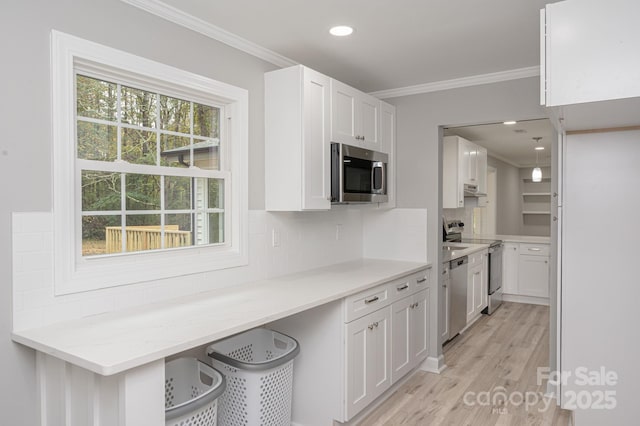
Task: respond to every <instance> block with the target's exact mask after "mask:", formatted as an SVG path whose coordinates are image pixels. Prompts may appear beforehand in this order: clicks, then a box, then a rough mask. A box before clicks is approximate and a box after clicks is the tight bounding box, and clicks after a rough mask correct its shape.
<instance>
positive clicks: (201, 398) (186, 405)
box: [164, 361, 227, 421]
mask: <svg viewBox="0 0 640 426" xmlns="http://www.w3.org/2000/svg"><path fill="white" fill-rule="evenodd" d="M200 374H203V375H205V376H207V377H209V378H211V380H212V386H211V387H210V388H209V389H208V390H207V391H206V392H203V393H202V394H201V395H198V396H197V397H195V398H193V399H190V400H189V401H185V402H183V403H182V404H178V405H175V406H173V407H171V408H166V409H165V410H164V419H165V421H169V420H173V419H176V418H178V417H182V416H185V415H187V414H189V413H192V412H194V411H196V410H199V409H200V408H202V407H204V406H205V405H208V404H211V403H212V402H213V400H214V399H216V398H218V397H219V396H220V395H222V394H223V393H224V391H225V389H226V388H227V382H226V380H225V378H224V376H223V375H222V374H220V373H218V372H217V371H216V370H215V369H213V368H212V367H210V366H208V365H207V364H205V363H203V362H202V361H198V378H200ZM216 379H218V380H220V383H219V384H218V385H217V386H214V385H213V383H215V381H216Z"/></svg>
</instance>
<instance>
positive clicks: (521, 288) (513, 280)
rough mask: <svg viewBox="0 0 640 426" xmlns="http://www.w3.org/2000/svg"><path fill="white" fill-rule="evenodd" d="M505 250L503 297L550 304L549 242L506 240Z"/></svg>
mask: <svg viewBox="0 0 640 426" xmlns="http://www.w3.org/2000/svg"><path fill="white" fill-rule="evenodd" d="M503 253H504V254H503V256H504V257H503V258H502V265H503V269H502V271H503V272H502V277H503V278H502V279H503V292H504V295H505V296H504V297H506V299H507V300H512V301H516V302H526V303H538V304H547V303H548V301H549V244H532V243H506V244H505V245H504V252H503Z"/></svg>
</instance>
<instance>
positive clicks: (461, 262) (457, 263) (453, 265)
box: [449, 256, 469, 269]
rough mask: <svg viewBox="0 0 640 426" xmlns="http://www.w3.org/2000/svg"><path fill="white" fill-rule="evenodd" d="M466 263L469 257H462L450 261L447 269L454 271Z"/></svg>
mask: <svg viewBox="0 0 640 426" xmlns="http://www.w3.org/2000/svg"><path fill="white" fill-rule="evenodd" d="M467 263H469V257H468V256H462V257H460V258H458V259H454V260H452V261H451V263H450V264H449V268H450V269H456V268H459V267H460V266H463V265H466V264H467Z"/></svg>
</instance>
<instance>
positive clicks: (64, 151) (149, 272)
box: [51, 30, 249, 295]
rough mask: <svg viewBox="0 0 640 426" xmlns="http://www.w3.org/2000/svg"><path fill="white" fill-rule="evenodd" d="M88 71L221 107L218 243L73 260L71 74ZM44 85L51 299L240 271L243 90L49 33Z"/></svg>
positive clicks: (75, 194) (76, 209)
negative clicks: (224, 174)
mask: <svg viewBox="0 0 640 426" xmlns="http://www.w3.org/2000/svg"><path fill="white" fill-rule="evenodd" d="M92 67H93V68H94V70H93V73H92V74H93V75H96V74H97V75H99V74H100V70H108V73H107V76H106V77H105V80H108V79H109V76H113V75H118V76H119V77H120V79H121V80H123V81H125V82H128V83H131V85H132V86H133V87H136V86H135V82H136V81H141V82H144V80H146V81H149V84H151V85H153V86H154V87H158V88H159V89H161V88H163V87H166V89H167V93H166V94H170V95H176V94H177V95H180V94H182V95H183V96H184V98H186V99H190V100H195V101H198V100H201V99H208V100H210V101H212V102H215V103H217V104H219V105H223V106H224V108H223V109H222V111H221V112H224V116H222V115H221V117H220V121H221V129H222V128H224V134H221V135H220V136H221V140H223V138H224V142H223V143H225V142H226V144H225V145H224V148H226V149H225V154H224V161H225V162H226V164H227V166H228V171H229V172H230V175H231V179H229V180H228V182H229V183H228V184H225V217H228V218H226V219H225V220H230V226H229V227H228V229H229V230H230V232H229V233H228V234H225V243H224V244H220V245H207V246H192V247H184V248H180V249H172V250H157V251H145V252H135V253H128V254H123V255H114V256H96V257H87V256H85V257H83V256H81V255H79V253H80V250H81V240H82V236H81V212H80V207H81V194H80V191H79V185H78V184H77V179H79V165H78V161H77V160H76V143H75V137H76V136H75V134H76V119H75V109H76V104H75V84H76V70H77V69H78V68H79V69H82V70H87V69H89V68H92ZM163 85H164V86H163ZM51 86H52V108H51V109H52V120H53V121H52V124H53V156H52V158H53V164H52V168H53V216H54V288H55V294H56V295H63V294H70V293H78V292H84V291H89V290H96V289H101V288H107V287H115V286H120V285H126V284H133V283H139V282H148V281H154V280H160V279H165V278H170V277H176V276H183V275H188V274H194V273H202V272H207V271H213V270H218V269H225V268H231V267H237V266H242V265H247V264H248V160H247V158H248V150H247V147H248V110H249V108H248V92H247V90H245V89H242V88H238V87H235V86H231V85H229V84H226V83H222V82H218V81H215V80H212V79H210V78H207V77H203V76H200V75H196V74H193V73H190V72H187V71H184V70H180V69H178V68H174V67H172V66H169V65H165V64H161V63H158V62H155V61H151V60H148V59H145V58H141V57H139V56H136V55H133V54H130V53H126V52H123V51H120V50H117V49H113V48H110V47H107V46H103V45H100V44H97V43H94V42H90V41H87V40H83V39H81V38H78V37H74V36H71V35H68V34H64V33H61V32H58V31H55V30H54V31H52V32H51ZM223 121H224V125H222V122H223ZM176 172H177V173H179V172H178V171H176ZM227 191H228V193H227ZM225 228H227V227H225Z"/></svg>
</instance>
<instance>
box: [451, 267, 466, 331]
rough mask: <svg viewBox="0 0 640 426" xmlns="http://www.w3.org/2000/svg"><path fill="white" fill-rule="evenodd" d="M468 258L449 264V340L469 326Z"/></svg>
mask: <svg viewBox="0 0 640 426" xmlns="http://www.w3.org/2000/svg"><path fill="white" fill-rule="evenodd" d="M468 263H469V258H468V257H467V256H463V257H460V258H458V259H455V260H452V261H451V262H450V263H449V282H450V283H451V284H450V285H451V288H450V290H451V291H450V293H449V296H450V298H451V300H450V305H449V306H450V308H451V309H450V311H449V339H452V338H454V337H455V336H456V335H457V334H458V333H460V331H461V330H462V329H463V328H464V327H465V326H466V325H467V264H468Z"/></svg>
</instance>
